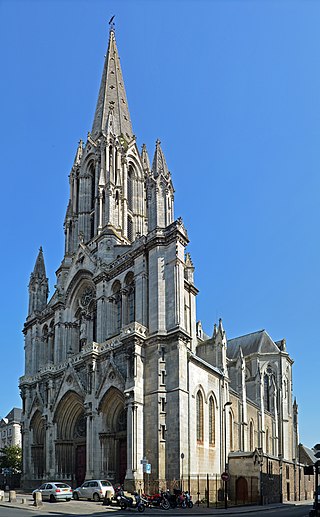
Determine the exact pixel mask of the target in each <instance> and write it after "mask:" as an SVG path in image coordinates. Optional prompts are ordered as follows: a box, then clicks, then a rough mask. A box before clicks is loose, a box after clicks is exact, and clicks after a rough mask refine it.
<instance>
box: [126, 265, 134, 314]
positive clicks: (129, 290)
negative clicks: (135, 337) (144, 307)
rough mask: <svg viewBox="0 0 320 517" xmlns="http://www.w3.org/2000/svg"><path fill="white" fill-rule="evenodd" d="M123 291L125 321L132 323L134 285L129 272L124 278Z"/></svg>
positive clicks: (131, 274) (132, 277)
mask: <svg viewBox="0 0 320 517" xmlns="http://www.w3.org/2000/svg"><path fill="white" fill-rule="evenodd" d="M125 293H126V311H125V312H126V315H125V323H127V324H128V323H132V322H133V321H134V320H135V286H134V276H133V273H132V272H130V273H128V274H127V276H126V278H125Z"/></svg>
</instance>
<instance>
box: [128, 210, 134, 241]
mask: <svg viewBox="0 0 320 517" xmlns="http://www.w3.org/2000/svg"><path fill="white" fill-rule="evenodd" d="M132 238H133V225H132V218H131V217H130V215H128V239H129V241H132Z"/></svg>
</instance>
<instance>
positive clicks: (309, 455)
mask: <svg viewBox="0 0 320 517" xmlns="http://www.w3.org/2000/svg"><path fill="white" fill-rule="evenodd" d="M299 460H300V463H304V464H305V465H313V464H314V463H315V462H316V461H317V460H318V458H317V457H316V455H315V454H314V451H313V450H312V449H309V447H306V446H305V445H302V443H300V444H299Z"/></svg>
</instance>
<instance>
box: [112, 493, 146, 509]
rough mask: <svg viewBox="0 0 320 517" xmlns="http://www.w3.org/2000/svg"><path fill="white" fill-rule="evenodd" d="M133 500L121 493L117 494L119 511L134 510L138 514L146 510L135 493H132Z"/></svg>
mask: <svg viewBox="0 0 320 517" xmlns="http://www.w3.org/2000/svg"><path fill="white" fill-rule="evenodd" d="M133 496H134V499H132V497H127V496H126V495H124V493H123V491H121V492H120V491H119V492H118V496H117V499H118V504H119V506H120V508H121V510H126V509H127V508H136V509H137V510H138V512H144V511H145V509H146V506H145V504H144V503H143V502H142V501H141V497H140V495H139V494H138V493H137V492H134V493H133Z"/></svg>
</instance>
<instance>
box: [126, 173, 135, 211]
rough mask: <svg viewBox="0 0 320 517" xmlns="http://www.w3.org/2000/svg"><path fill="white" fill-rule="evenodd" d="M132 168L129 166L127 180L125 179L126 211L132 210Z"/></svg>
mask: <svg viewBox="0 0 320 517" xmlns="http://www.w3.org/2000/svg"><path fill="white" fill-rule="evenodd" d="M133 175H134V171H133V167H132V165H129V170H128V179H127V199H128V210H130V211H132V210H133Z"/></svg>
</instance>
